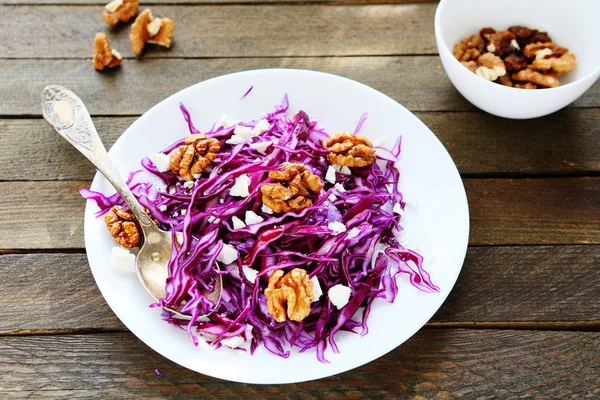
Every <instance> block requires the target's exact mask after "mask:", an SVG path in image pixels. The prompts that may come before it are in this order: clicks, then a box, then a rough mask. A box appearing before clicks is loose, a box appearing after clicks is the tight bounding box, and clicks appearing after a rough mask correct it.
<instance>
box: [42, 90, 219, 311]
mask: <svg viewBox="0 0 600 400" xmlns="http://www.w3.org/2000/svg"><path fill="white" fill-rule="evenodd" d="M42 115H43V116H44V119H45V120H46V121H47V122H48V123H49V124H50V125H51V126H52V127H53V128H54V129H55V130H56V131H57V132H58V133H59V134H60V135H61V136H62V137H63V138H65V139H66V140H67V141H68V142H69V143H71V145H73V147H75V148H76V149H77V150H79V152H80V153H82V154H83V155H84V156H85V157H86V158H87V159H88V160H90V161H91V162H92V164H94V166H95V167H96V168H97V169H98V171H100V172H101V173H102V175H104V176H105V177H106V179H107V180H108V181H109V182H110V183H111V185H112V186H113V187H114V188H115V189H116V190H117V192H119V194H120V195H121V197H122V198H123V200H124V201H125V203H127V205H128V206H129V210H130V211H131V212H132V213H133V215H135V217H136V219H137V221H138V223H139V225H140V227H141V230H142V232H141V233H142V236H143V245H142V247H141V249H140V251H139V253H138V255H137V257H136V271H137V275H138V278H139V280H140V282H141V283H142V285H143V286H144V288H145V289H146V291H147V292H148V293H149V294H150V295H151V296H152V297H153V298H154V299H155V300H156V301H159V300H160V299H163V298H165V297H166V291H165V285H166V281H167V278H168V275H169V271H168V266H169V260H170V259H171V252H172V249H173V238H172V235H171V232H166V231H163V230H162V229H159V228H158V227H157V226H156V225H155V224H154V222H153V221H152V219H151V218H150V217H149V216H148V214H146V212H145V211H144V210H143V209H142V206H141V205H140V203H139V202H138V201H137V199H136V198H135V196H134V195H133V193H132V192H131V190H130V189H129V187H128V186H127V184H126V183H125V181H124V180H123V178H122V177H121V175H120V174H119V171H117V169H116V167H115V166H114V164H113V163H112V161H111V160H110V158H109V156H108V153H107V152H106V149H105V148H104V145H103V144H102V141H101V140H100V137H99V136H98V133H97V132H96V127H95V126H94V123H93V122H92V117H91V116H90V114H89V112H88V110H87V108H86V107H85V105H84V104H83V101H81V99H80V98H79V97H78V96H77V95H76V94H75V93H73V92H72V91H70V90H69V89H67V88H64V87H62V86H58V85H50V86H46V87H45V88H44V90H43V91H42ZM215 269H216V270H218V269H219V265H218V264H215ZM221 288H222V279H221V275H219V274H216V276H215V285H214V290H213V291H211V292H204V293H203V294H204V296H206V297H207V298H208V299H209V300H211V301H212V302H213V303H214V304H215V308H216V306H217V305H218V304H219V302H220V300H221ZM165 309H166V310H168V311H170V312H172V313H174V314H177V316H179V317H180V318H184V319H191V316H190V315H188V314H184V313H181V312H179V311H178V310H176V309H172V308H168V307H165ZM206 315H208V314H205V315H202V316H206ZM202 316H201V317H202Z"/></svg>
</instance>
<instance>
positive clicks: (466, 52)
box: [453, 35, 483, 61]
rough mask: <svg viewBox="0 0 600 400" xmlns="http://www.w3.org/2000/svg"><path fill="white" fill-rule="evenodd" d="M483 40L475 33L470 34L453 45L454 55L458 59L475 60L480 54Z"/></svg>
mask: <svg viewBox="0 0 600 400" xmlns="http://www.w3.org/2000/svg"><path fill="white" fill-rule="evenodd" d="M482 50H483V40H482V39H481V37H479V36H477V35H473V36H470V37H468V38H465V39H463V40H461V41H460V43H457V44H456V46H454V51H453V53H454V57H456V59H457V60H458V61H470V60H475V59H477V57H479V56H480V55H481V51H482Z"/></svg>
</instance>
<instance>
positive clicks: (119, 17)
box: [102, 0, 139, 25]
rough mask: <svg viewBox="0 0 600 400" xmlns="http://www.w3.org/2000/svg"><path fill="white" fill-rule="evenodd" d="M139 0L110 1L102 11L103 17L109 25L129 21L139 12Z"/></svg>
mask: <svg viewBox="0 0 600 400" xmlns="http://www.w3.org/2000/svg"><path fill="white" fill-rule="evenodd" d="M138 6H139V0H114V1H111V2H110V3H108V4H107V5H106V6H105V7H104V8H105V10H104V12H103V13H102V19H103V20H104V22H106V23H107V24H109V25H116V24H118V23H119V21H122V22H127V21H129V20H130V19H131V18H133V17H135V14H137V12H138Z"/></svg>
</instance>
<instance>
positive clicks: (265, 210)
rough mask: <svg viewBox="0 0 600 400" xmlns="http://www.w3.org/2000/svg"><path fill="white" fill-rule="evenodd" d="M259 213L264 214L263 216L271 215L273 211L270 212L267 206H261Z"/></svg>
mask: <svg viewBox="0 0 600 400" xmlns="http://www.w3.org/2000/svg"><path fill="white" fill-rule="evenodd" d="M260 211H262V212H264V213H265V214H273V210H271V209H270V208H269V207H268V206H267V205H265V204H263V205H262V206H261V207H260Z"/></svg>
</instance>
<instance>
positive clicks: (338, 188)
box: [81, 95, 439, 363]
mask: <svg viewBox="0 0 600 400" xmlns="http://www.w3.org/2000/svg"><path fill="white" fill-rule="evenodd" d="M288 107H289V103H288V98H287V95H286V96H285V97H284V99H283V102H282V104H280V105H278V106H277V107H275V110H274V111H273V112H271V113H269V114H267V115H266V116H263V117H261V118H259V119H258V120H254V121H247V122H239V121H235V120H234V119H233V118H232V117H229V116H226V115H224V116H223V117H222V118H221V121H220V122H217V123H215V124H214V125H213V127H212V128H211V129H210V130H209V131H207V132H203V133H204V134H205V135H206V137H207V138H209V139H210V138H213V139H216V140H217V141H218V142H219V144H220V150H219V151H218V152H217V153H216V154H215V157H214V160H213V161H212V162H211V163H210V165H209V166H208V167H206V168H205V169H204V170H202V172H201V173H198V174H194V176H193V178H194V179H193V180H189V179H187V180H186V179H184V178H183V177H182V176H180V174H177V173H174V172H172V170H171V169H167V168H165V167H164V165H163V166H161V165H159V163H158V162H157V161H156V160H157V158H156V156H154V157H152V156H149V157H146V158H144V159H143V160H142V166H143V167H144V170H145V171H146V173H148V172H149V173H151V174H154V175H156V176H157V177H158V178H160V180H162V182H164V185H162V186H160V187H159V186H158V185H154V184H152V183H149V182H147V181H144V180H143V179H142V177H143V175H144V173H142V171H143V170H140V171H133V172H132V173H130V175H129V179H128V181H127V183H128V185H129V187H130V188H131V190H132V191H133V193H134V194H135V196H136V197H137V199H138V200H139V202H140V203H141V204H142V205H143V206H145V207H146V208H147V210H148V212H149V214H150V216H151V217H152V218H153V219H154V220H155V221H156V223H157V224H158V226H159V227H160V228H161V229H163V230H165V231H172V232H173V239H174V240H173V251H172V255H171V260H170V262H169V275H168V276H169V277H168V279H167V282H166V297H165V298H163V299H160V301H159V302H158V303H157V304H153V305H152V306H153V307H169V308H172V309H179V310H180V311H181V312H182V313H186V314H189V315H191V316H192V319H191V321H189V320H183V319H178V318H176V315H173V314H172V313H170V312H168V311H167V310H163V319H164V320H165V321H167V322H169V323H171V324H174V325H177V326H179V327H181V328H182V329H186V330H187V333H188V335H189V337H190V339H191V340H192V341H193V342H194V343H195V344H196V345H197V344H198V340H199V338H201V340H205V341H207V342H208V343H209V344H211V345H212V346H213V347H214V348H219V347H221V346H222V345H225V346H227V347H230V348H237V349H240V350H243V351H250V352H251V353H254V351H255V350H256V349H257V347H258V346H259V345H261V344H262V346H264V347H265V348H266V349H267V350H268V351H270V352H271V353H273V354H276V355H278V356H281V357H284V358H287V357H289V355H290V350H291V349H292V348H293V347H296V348H297V349H298V350H299V351H300V352H304V351H306V350H309V349H312V348H316V356H317V358H318V360H319V361H321V362H325V363H327V362H328V361H327V360H326V358H325V351H326V348H327V347H328V346H330V347H331V349H332V351H333V352H335V353H338V352H339V350H338V347H337V345H336V342H335V340H334V336H335V335H336V333H338V332H339V331H351V332H354V333H356V334H360V335H361V336H363V335H365V334H367V332H368V328H367V320H368V317H369V312H370V310H371V306H372V304H373V301H374V300H375V299H377V298H380V299H383V300H385V301H388V302H390V303H392V302H394V299H395V298H396V295H397V293H398V290H399V288H398V285H397V281H396V278H397V276H398V275H400V274H407V275H408V278H409V281H410V283H411V284H412V285H413V286H414V287H416V288H417V289H419V290H421V291H424V292H429V293H432V292H439V288H438V287H437V286H435V285H434V284H433V283H432V281H431V279H430V276H429V274H428V273H427V272H426V271H425V270H424V269H423V258H422V257H421V256H420V255H419V254H418V253H416V252H415V251H412V250H410V249H408V248H405V247H403V245H402V244H401V241H400V240H399V239H398V234H399V232H401V231H402V229H403V228H402V226H401V223H400V222H401V217H402V214H403V210H404V207H405V202H404V201H403V197H402V193H401V192H400V191H399V189H398V182H399V179H400V172H399V171H398V169H397V168H396V162H397V159H398V156H399V155H400V150H401V148H400V139H398V141H397V142H396V144H395V145H394V147H393V148H392V149H385V148H381V147H375V148H373V150H374V154H375V155H376V162H373V163H372V164H371V165H367V166H361V167H347V166H340V165H335V164H333V165H332V164H331V163H330V161H329V159H328V154H329V153H330V150H329V149H328V148H326V147H324V146H323V142H324V141H325V140H327V139H328V138H329V135H328V134H327V133H326V131H325V130H324V129H323V128H321V127H320V126H319V125H320V122H318V121H315V120H311V119H309V116H308V115H307V114H306V113H305V112H303V111H300V112H298V113H296V114H294V115H291V116H288ZM180 108H181V111H182V113H183V117H184V118H185V120H186V122H187V124H188V127H189V135H197V134H200V132H199V131H198V130H197V129H196V128H195V127H194V124H193V122H192V119H191V117H190V114H189V112H188V111H187V110H186V108H185V107H184V105H183V104H181V105H180ZM366 118H367V115H366V114H364V115H363V116H362V118H361V119H360V122H359V126H358V127H356V130H355V131H354V133H356V132H358V131H359V130H360V128H361V126H362V124H363V122H364V121H365V119H366ZM352 128H354V127H352ZM352 130H353V129H351V131H352ZM349 135H352V133H349ZM186 137H188V133H187V132H182V138H181V139H180V140H178V141H176V142H175V143H173V144H172V145H171V146H169V147H167V148H165V149H164V150H162V152H161V153H160V154H161V155H163V156H162V157H165V156H172V154H173V153H174V152H176V151H178V149H180V148H181V147H182V146H184V145H185V142H184V141H185V139H186ZM163 159H164V158H163ZM152 160H155V161H154V162H153V161H152ZM288 163H294V165H295V164H302V165H304V166H305V167H306V170H307V171H309V175H310V174H312V175H315V176H316V177H318V178H319V179H320V182H322V184H321V185H319V187H318V188H317V189H318V190H315V191H312V192H306V193H304V195H306V196H307V197H306V198H308V206H307V204H304V208H302V209H300V210H298V209H297V208H293V207H292V209H290V210H287V209H286V210H283V211H282V210H273V209H271V208H270V207H268V206H267V205H266V204H265V202H266V200H265V202H263V191H264V188H263V186H265V185H268V184H273V182H274V181H276V179H272V178H271V177H270V176H275V175H273V173H272V172H273V171H282V170H283V169H284V168H286V166H289V165H290V164H288ZM315 179H316V178H315ZM290 185H291V184H290ZM261 189H262V190H261ZM81 194H82V195H83V196H84V197H85V198H86V199H88V200H93V201H95V202H96V204H97V205H98V207H99V208H100V210H99V211H98V213H97V214H96V216H101V215H103V214H105V213H106V212H108V211H109V210H110V209H111V207H113V206H115V205H119V206H123V207H125V208H127V206H126V205H125V203H124V201H123V200H122V199H121V197H120V196H119V195H118V194H114V195H112V196H105V195H104V194H102V193H99V192H94V191H91V190H88V189H82V190H81ZM305 200H306V199H305ZM277 211H279V212H277ZM216 263H218V265H219V270H216V269H215V265H216ZM298 269H301V270H302V271H303V273H305V277H304V280H303V282H304V283H306V282H310V283H311V284H312V287H308V286H310V285H307V286H306V287H305V289H306V290H305V292H312V296H309V298H308V300H307V299H306V293H304V296H302V294H301V293H300V294H299V293H295V294H296V295H297V297H298V298H297V299H296V296H292V297H293V298H290V297H287V298H285V299H284V300H283V301H282V302H281V303H280V304H279V306H280V308H281V307H283V310H284V311H283V317H282V316H281V315H280V316H279V317H278V318H275V317H274V314H273V313H272V312H270V311H272V310H271V307H275V306H276V305H277V304H271V303H270V302H269V301H268V298H267V295H266V294H265V292H269V290H270V291H271V293H273V289H274V288H273V287H271V286H272V285H271V284H270V277H271V276H272V275H274V274H279V275H277V276H281V274H288V273H290V272H291V271H293V270H298ZM278 271H281V272H278ZM215 274H220V275H221V277H222V285H223V286H222V296H221V301H220V303H219V304H216V305H215V304H213V303H212V302H211V301H210V300H209V299H208V298H207V297H205V296H204V295H203V293H204V294H206V292H207V291H210V290H212V288H213V286H214V284H215ZM286 276H289V274H288V275H286ZM269 288H271V289H269ZM286 293H287V292H286ZM308 294H311V293H308ZM300 297H302V298H300ZM286 299H287V316H290V315H291V311H290V309H291V308H292V307H294V304H293V303H294V301H296V302H297V303H296V306H297V307H298V306H299V305H298V304H299V303H300V302H301V301H304V303H303V304H304V307H305V308H306V309H305V311H306V312H305V313H304V314H305V315H303V316H302V318H295V319H296V320H292V319H291V318H288V317H286V315H285V310H286V308H285V307H286ZM307 304H308V305H307ZM209 313H210V314H209ZM205 314H209V315H207V316H205V317H200V318H199V316H201V315H205ZM298 319H301V320H298Z"/></svg>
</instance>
